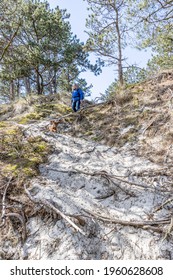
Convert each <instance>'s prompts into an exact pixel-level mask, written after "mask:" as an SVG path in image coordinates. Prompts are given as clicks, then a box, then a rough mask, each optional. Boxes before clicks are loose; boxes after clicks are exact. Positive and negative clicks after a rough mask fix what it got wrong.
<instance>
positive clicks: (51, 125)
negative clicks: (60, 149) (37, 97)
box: [49, 121, 59, 132]
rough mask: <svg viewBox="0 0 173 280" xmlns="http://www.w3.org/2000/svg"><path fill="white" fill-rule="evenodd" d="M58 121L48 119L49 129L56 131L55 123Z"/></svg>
mask: <svg viewBox="0 0 173 280" xmlns="http://www.w3.org/2000/svg"><path fill="white" fill-rule="evenodd" d="M58 123H59V121H50V125H49V131H51V132H57V124H58Z"/></svg>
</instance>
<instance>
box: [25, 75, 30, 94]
mask: <svg viewBox="0 0 173 280" xmlns="http://www.w3.org/2000/svg"><path fill="white" fill-rule="evenodd" d="M24 83H25V90H26V95H30V94H31V83H30V80H29V78H28V77H25V78H24Z"/></svg>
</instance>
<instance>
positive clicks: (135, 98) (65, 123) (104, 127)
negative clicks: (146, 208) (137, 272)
mask: <svg viewBox="0 0 173 280" xmlns="http://www.w3.org/2000/svg"><path fill="white" fill-rule="evenodd" d="M172 99H173V71H172V70H169V71H164V72H162V73H160V74H159V75H157V76H156V77H154V78H153V79H151V80H148V81H146V82H143V83H140V84H136V85H131V86H128V87H126V88H125V87H124V88H123V89H119V90H117V92H115V93H114V95H113V96H112V97H111V98H110V99H109V100H107V101H106V102H103V103H98V104H92V103H91V102H87V101H86V103H85V106H84V107H83V108H82V109H81V110H80V111H79V112H77V113H73V112H72V110H71V108H70V97H69V96H68V94H67V95H64V98H62V97H61V98H60V97H59V96H58V95H51V96H41V97H35V96H32V97H28V99H22V100H19V101H18V102H16V103H13V104H12V105H1V107H0V137H1V139H0V146H1V147H0V158H1V161H0V181H1V187H0V201H1V237H0V238H1V258H2V259H4V258H5V259H6V258H7V259H11V258H22V257H21V256H20V254H19V253H18V255H15V254H14V250H12V249H10V248H15V246H16V244H19V243H20V242H21V241H22V242H25V240H26V239H27V237H28V230H29V229H28V228H27V223H28V221H29V220H30V219H31V218H32V217H35V216H37V215H38V216H40V217H42V218H43V217H45V215H47V214H46V213H47V209H46V208H45V207H41V208H39V207H37V206H35V203H34V202H33V201H31V197H29V195H28V193H27V192H26V187H27V186H30V182H31V181H32V180H33V178H37V176H40V165H44V163H45V164H46V163H47V161H48V158H49V157H50V155H52V154H53V155H54V156H55V155H56V154H57V153H59V152H58V150H57V151H56V149H55V147H54V144H55V141H58V140H56V137H59V136H61V135H64V137H69V141H72V140H70V139H71V138H70V137H72V139H79V138H80V139H81V140H82V139H83V140H87V141H88V143H91V142H90V141H92V143H94V142H95V143H96V144H103V145H106V146H107V149H109V148H110V149H111V148H112V147H114V148H116V149H117V153H118V152H121V151H124V152H125V153H133V154H134V155H135V156H136V157H138V158H141V159H142V158H144V159H145V160H149V161H150V162H151V163H153V164H156V165H157V168H154V169H153V170H152V169H151V168H150V169H148V170H147V169H145V171H143V169H142V167H141V171H140V166H139V168H138V172H137V171H136V172H134V171H132V170H130V167H129V172H130V174H133V175H134V176H136V177H137V178H138V177H140V178H145V177H147V176H148V177H149V178H150V179H151V180H152V182H154V181H157V180H158V179H159V178H161V177H164V178H165V176H166V178H167V179H168V183H167V184H168V186H169V195H168V197H169V198H170V197H171V194H172V191H171V189H172V168H173V166H172V158H173V147H172V140H173V128H172V121H173V113H172V106H173V104H172ZM52 119H53V120H61V122H60V123H59V124H58V125H57V133H52V132H49V130H48V125H49V122H50V120H52ZM32 127H33V128H32ZM35 129H40V134H39V130H38V131H37V134H35ZM32 130H33V132H32ZM28 131H30V134H28ZM56 135H57V136H56ZM49 136H50V138H49ZM54 137H55V140H53V139H54ZM64 139H67V138H64ZM64 141H67V140H64ZM67 143H68V142H67ZM69 143H70V142H69ZM56 145H58V144H56ZM67 145H68V144H67ZM69 145H71V144H69ZM69 148H70V146H69ZM93 151H94V149H93ZM83 152H84V151H83V150H81V151H80V153H83ZM54 153H55V154H54ZM80 153H79V151H78V152H77V154H76V155H75V156H76V157H78V156H79V154H80ZM71 156H72V157H73V156H74V154H72V155H71ZM113 158H114V157H112V160H113ZM63 162H64V160H63V159H62V162H61V158H60V159H59V164H63ZM74 162H75V160H74ZM103 163H104V161H103ZM156 165H155V167H156ZM86 166H87V165H86ZM105 166H106V161H105ZM100 171H101V170H100ZM151 185H152V183H151ZM165 188H166V187H165ZM166 198H167V197H165V199H166ZM171 201H172V200H171V199H170V202H169V203H166V204H168V205H167V206H170V205H171V203H172V202H171ZM169 209H170V208H169ZM53 219H54V218H53ZM169 234H170V235H169V236H170V237H171V238H172V234H171V230H170V231H169Z"/></svg>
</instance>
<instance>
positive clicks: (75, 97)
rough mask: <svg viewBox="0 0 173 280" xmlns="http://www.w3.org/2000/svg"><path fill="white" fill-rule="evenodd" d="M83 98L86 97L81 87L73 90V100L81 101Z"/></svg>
mask: <svg viewBox="0 0 173 280" xmlns="http://www.w3.org/2000/svg"><path fill="white" fill-rule="evenodd" d="M83 99H84V93H83V91H82V90H81V89H80V88H78V89H75V90H73V91H72V101H79V100H83Z"/></svg>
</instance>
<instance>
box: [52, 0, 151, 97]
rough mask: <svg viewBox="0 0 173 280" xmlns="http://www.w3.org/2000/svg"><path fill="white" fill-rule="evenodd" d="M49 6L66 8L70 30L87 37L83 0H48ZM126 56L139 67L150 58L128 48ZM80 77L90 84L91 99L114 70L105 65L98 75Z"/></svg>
mask: <svg viewBox="0 0 173 280" xmlns="http://www.w3.org/2000/svg"><path fill="white" fill-rule="evenodd" d="M48 2H49V3H50V6H51V8H55V7H56V6H59V7H60V9H67V12H68V13H69V14H70V18H69V21H70V24H71V27H72V32H73V33H74V34H76V35H77V37H78V38H79V39H80V41H82V42H85V41H86V39H87V34H86V33H85V32H84V30H86V28H85V19H86V18H87V13H88V11H87V3H86V1H85V2H84V1H83V0H48ZM126 57H128V63H129V64H135V63H136V64H137V65H138V66H140V67H145V65H146V62H147V61H148V59H149V58H150V54H149V53H147V52H141V51H137V50H134V49H133V50H132V49H130V48H128V50H127V52H126ZM93 59H94V55H91V61H92V62H93ZM80 77H82V78H85V79H86V81H87V83H88V84H92V85H93V88H92V90H91V91H92V96H91V99H94V98H95V97H97V96H99V94H100V93H103V94H104V92H105V90H106V89H107V88H108V86H109V85H110V84H111V83H112V82H113V81H114V79H115V77H116V72H115V70H114V69H113V68H112V67H105V68H103V70H102V73H101V74H100V75H99V76H95V75H94V74H93V73H91V72H89V71H88V72H85V73H83V74H81V76H80Z"/></svg>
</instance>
